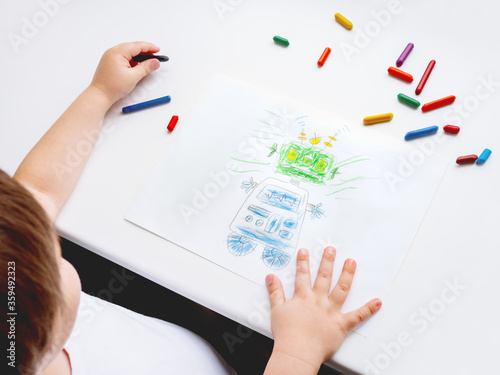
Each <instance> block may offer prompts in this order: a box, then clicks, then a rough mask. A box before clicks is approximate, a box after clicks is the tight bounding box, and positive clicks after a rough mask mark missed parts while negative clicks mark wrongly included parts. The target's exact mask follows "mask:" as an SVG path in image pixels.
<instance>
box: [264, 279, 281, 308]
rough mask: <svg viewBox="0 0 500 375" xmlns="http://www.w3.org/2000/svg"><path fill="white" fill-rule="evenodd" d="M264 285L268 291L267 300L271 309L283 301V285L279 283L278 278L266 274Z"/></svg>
mask: <svg viewBox="0 0 500 375" xmlns="http://www.w3.org/2000/svg"><path fill="white" fill-rule="evenodd" d="M266 286H267V292H268V293H269V302H270V303H271V309H272V308H273V307H275V306H278V305H281V304H282V303H285V292H284V291H283V286H282V285H281V281H280V279H279V278H278V277H277V276H275V275H272V274H270V275H267V276H266Z"/></svg>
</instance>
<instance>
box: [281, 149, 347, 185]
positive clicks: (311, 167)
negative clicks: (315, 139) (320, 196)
mask: <svg viewBox="0 0 500 375" xmlns="http://www.w3.org/2000/svg"><path fill="white" fill-rule="evenodd" d="M334 161H335V159H334V157H333V155H329V154H327V153H325V152H323V151H322V150H320V149H319V148H317V147H308V146H303V145H301V144H298V143H295V142H289V143H286V144H284V145H283V146H282V147H281V150H280V156H279V160H278V162H277V164H276V169H275V170H276V172H277V173H280V174H284V175H285V176H289V177H294V178H298V179H299V180H302V181H305V182H310V183H313V184H321V185H324V184H325V181H327V180H331V179H333V177H334V176H335V174H337V173H338V172H337V171H338V168H334V167H333V166H334Z"/></svg>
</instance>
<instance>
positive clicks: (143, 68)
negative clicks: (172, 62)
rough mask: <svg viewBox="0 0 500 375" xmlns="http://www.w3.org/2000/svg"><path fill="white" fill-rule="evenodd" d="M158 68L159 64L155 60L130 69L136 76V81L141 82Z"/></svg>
mask: <svg viewBox="0 0 500 375" xmlns="http://www.w3.org/2000/svg"><path fill="white" fill-rule="evenodd" d="M159 67H160V62H159V61H158V60H157V59H151V60H146V61H143V62H141V63H139V64H138V65H137V66H134V67H133V68H132V71H133V72H135V73H136V74H137V80H138V81H139V80H141V79H142V78H144V77H145V76H147V75H148V74H149V73H151V72H152V71H155V70H156V69H158V68H159Z"/></svg>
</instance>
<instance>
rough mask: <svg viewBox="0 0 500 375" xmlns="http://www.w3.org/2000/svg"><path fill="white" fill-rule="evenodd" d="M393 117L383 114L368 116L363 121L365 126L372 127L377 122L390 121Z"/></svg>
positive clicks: (389, 114) (390, 114)
mask: <svg viewBox="0 0 500 375" xmlns="http://www.w3.org/2000/svg"><path fill="white" fill-rule="evenodd" d="M393 117H394V115H393V114H392V113H384V114H382V115H375V116H368V117H365V118H364V119H363V123H364V124H365V125H373V124H377V123H379V122H387V121H391V120H392V118H393Z"/></svg>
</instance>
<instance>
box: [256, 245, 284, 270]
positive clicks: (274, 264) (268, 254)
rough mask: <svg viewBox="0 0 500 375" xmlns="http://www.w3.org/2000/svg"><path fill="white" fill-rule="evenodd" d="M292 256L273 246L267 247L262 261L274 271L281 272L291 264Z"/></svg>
mask: <svg viewBox="0 0 500 375" xmlns="http://www.w3.org/2000/svg"><path fill="white" fill-rule="evenodd" d="M290 259H291V256H290V254H287V253H285V252H284V251H281V250H278V249H276V248H275V247H272V246H266V248H265V249H264V251H263V252H262V260H263V261H264V264H265V265H266V266H268V267H269V268H271V269H273V270H280V269H282V268H284V267H286V266H287V265H288V263H289V262H290Z"/></svg>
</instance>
